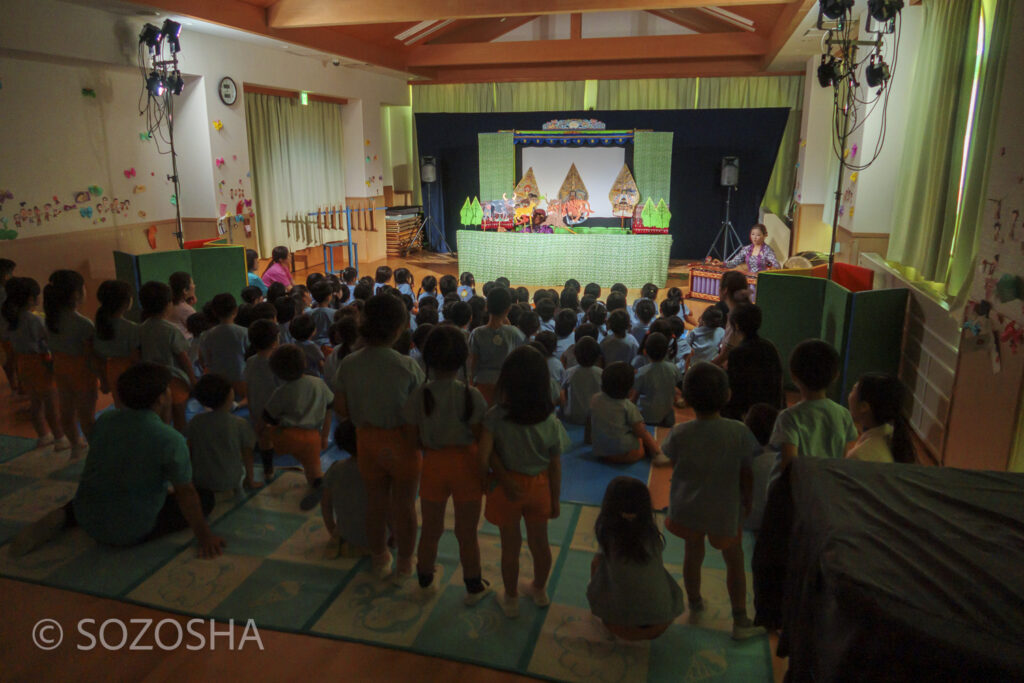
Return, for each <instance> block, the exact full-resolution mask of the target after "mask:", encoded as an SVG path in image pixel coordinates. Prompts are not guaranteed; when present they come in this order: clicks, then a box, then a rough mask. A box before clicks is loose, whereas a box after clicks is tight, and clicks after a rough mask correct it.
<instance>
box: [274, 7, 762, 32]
mask: <svg viewBox="0 0 1024 683" xmlns="http://www.w3.org/2000/svg"><path fill="white" fill-rule="evenodd" d="M778 1H779V0H644V1H643V3H642V6H641V7H637V2H636V0H554V1H552V0H519V2H516V3H511V4H510V3H508V2H507V0H447V1H446V2H438V1H437V0H374V1H373V2H366V1H365V0H278V1H277V2H275V3H274V4H273V5H271V6H270V7H269V8H268V10H267V19H268V22H269V24H270V26H272V27H274V28H302V27H307V26H345V25H350V24H381V23H391V22H400V21H425V20H428V19H434V20H436V19H482V18H485V17H512V16H522V15H527V14H571V13H573V12H614V11H626V10H636V9H674V8H680V7H682V8H685V7H708V6H717V7H724V6H730V5H758V4H775V3H778Z"/></svg>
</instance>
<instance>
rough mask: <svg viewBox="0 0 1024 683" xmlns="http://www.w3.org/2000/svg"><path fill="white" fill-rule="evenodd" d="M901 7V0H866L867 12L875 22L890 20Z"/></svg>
mask: <svg viewBox="0 0 1024 683" xmlns="http://www.w3.org/2000/svg"><path fill="white" fill-rule="evenodd" d="M901 9H903V0H868V13H869V14H870V15H871V18H872V19H874V20H875V21H877V22H880V23H885V22H887V21H892V20H893V19H895V18H896V15H897V14H899V13H900V10H901Z"/></svg>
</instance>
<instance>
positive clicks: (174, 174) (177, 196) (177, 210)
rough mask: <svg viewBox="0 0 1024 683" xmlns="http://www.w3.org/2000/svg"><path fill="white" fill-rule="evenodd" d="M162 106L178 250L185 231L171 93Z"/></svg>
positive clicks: (176, 62) (167, 95)
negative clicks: (182, 219) (169, 157)
mask: <svg viewBox="0 0 1024 683" xmlns="http://www.w3.org/2000/svg"><path fill="white" fill-rule="evenodd" d="M177 66H178V58H177V56H175V58H174V67H175V68H177ZM164 106H165V107H166V108H167V138H168V141H169V142H170V144H171V175H169V176H167V179H168V180H170V181H171V182H172V183H174V220H175V225H176V226H177V228H178V230H177V232H175V233H174V237H175V238H176V239H177V240H178V248H179V249H184V248H185V231H184V229H183V227H182V224H181V183H180V182H179V180H178V154H177V152H175V151H174V100H173V99H171V91H170V90H166V91H164Z"/></svg>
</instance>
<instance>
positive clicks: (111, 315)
mask: <svg viewBox="0 0 1024 683" xmlns="http://www.w3.org/2000/svg"><path fill="white" fill-rule="evenodd" d="M96 298H97V299H99V301H100V307H99V308H98V309H97V310H96V339H95V341H94V342H93V346H94V348H95V350H96V356H97V357H98V358H99V361H100V389H102V390H103V392H104V393H107V392H108V391H109V392H111V393H112V394H113V395H114V405H115V406H117V407H118V408H120V407H121V398H120V397H119V396H118V395H117V378H118V377H120V376H121V373H123V372H124V371H125V370H127V369H128V368H130V367H131V366H132V365H134V364H135V363H137V362H138V360H139V326H138V325H136V324H135V323H133V322H132V321H130V320H127V319H125V317H124V314H125V313H127V312H128V309H129V308H131V305H132V289H131V285H129V284H128V283H127V282H122V281H121V280H106V281H104V282H102V283H101V284H100V286H99V288H98V289H97V290H96Z"/></svg>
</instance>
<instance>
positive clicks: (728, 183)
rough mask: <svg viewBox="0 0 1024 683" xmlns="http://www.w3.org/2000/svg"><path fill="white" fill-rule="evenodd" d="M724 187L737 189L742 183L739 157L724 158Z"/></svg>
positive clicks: (722, 181) (722, 180)
mask: <svg viewBox="0 0 1024 683" xmlns="http://www.w3.org/2000/svg"><path fill="white" fill-rule="evenodd" d="M721 183H722V187H736V186H737V185H739V183H740V159H739V157H722V179H721Z"/></svg>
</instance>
